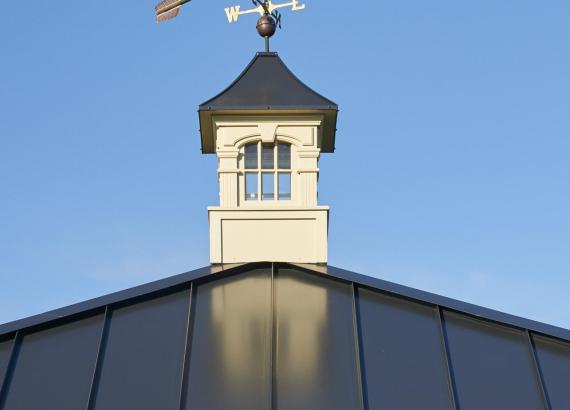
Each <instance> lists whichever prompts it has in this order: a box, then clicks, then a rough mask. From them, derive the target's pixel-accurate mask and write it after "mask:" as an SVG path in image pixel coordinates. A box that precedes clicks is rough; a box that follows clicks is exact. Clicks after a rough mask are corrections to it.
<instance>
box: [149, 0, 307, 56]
mask: <svg viewBox="0 0 570 410" xmlns="http://www.w3.org/2000/svg"><path fill="white" fill-rule="evenodd" d="M188 2H190V0H163V1H161V2H160V3H158V4H157V5H156V7H155V11H156V21H157V22H159V23H160V22H161V21H165V20H170V19H172V18H174V17H176V16H177V15H178V13H179V12H180V7H181V6H182V5H184V4H186V3H188ZM252 3H253V5H254V6H255V7H254V8H252V9H249V10H241V7H240V6H233V7H226V8H225V9H224V11H225V12H226V17H227V18H228V21H229V22H230V23H236V22H237V21H238V18H239V16H241V15H244V14H254V13H259V14H260V15H261V17H260V18H259V20H257V25H256V28H257V32H258V33H259V35H260V36H261V37H263V38H264V39H265V51H269V38H270V37H271V36H273V34H275V30H276V29H277V27H279V28H281V13H279V11H278V10H277V9H281V8H285V7H291V10H292V11H299V10H303V9H304V8H305V5H304V4H299V2H298V1H297V0H292V1H290V2H289V3H281V4H274V3H272V2H271V1H270V0H252Z"/></svg>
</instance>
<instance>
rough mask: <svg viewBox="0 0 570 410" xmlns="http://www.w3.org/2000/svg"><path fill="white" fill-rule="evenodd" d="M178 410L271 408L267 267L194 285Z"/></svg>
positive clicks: (269, 314) (269, 310)
mask: <svg viewBox="0 0 570 410" xmlns="http://www.w3.org/2000/svg"><path fill="white" fill-rule="evenodd" d="M193 310H194V315H193V318H194V320H193V325H192V332H191V341H192V343H191V347H190V351H191V352H192V355H191V358H190V361H189V372H188V377H187V378H186V383H185V385H186V394H185V395H184V396H185V403H184V405H183V406H182V409H188V410H225V409H233V408H240V409H264V408H269V406H268V403H270V392H271V269H269V268H265V269H256V270H253V271H251V272H247V273H244V274H243V275H238V276H232V277H228V278H224V279H220V280H216V281H212V282H208V283H205V284H202V285H199V286H197V288H196V292H195V294H194V304H193Z"/></svg>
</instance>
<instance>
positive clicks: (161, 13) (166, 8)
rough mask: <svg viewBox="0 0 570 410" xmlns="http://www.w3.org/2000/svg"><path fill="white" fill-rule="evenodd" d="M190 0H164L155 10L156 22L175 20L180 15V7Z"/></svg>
mask: <svg viewBox="0 0 570 410" xmlns="http://www.w3.org/2000/svg"><path fill="white" fill-rule="evenodd" d="M189 1H190V0H163V1H161V2H160V3H158V4H157V5H156V7H155V8H154V10H155V12H156V21H157V22H158V23H160V22H161V21H166V20H170V19H173V18H174V17H176V16H177V15H178V13H180V6H181V5H183V4H184V3H188V2H189Z"/></svg>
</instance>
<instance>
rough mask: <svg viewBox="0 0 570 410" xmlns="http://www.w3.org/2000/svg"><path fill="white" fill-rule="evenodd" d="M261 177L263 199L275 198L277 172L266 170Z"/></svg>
mask: <svg viewBox="0 0 570 410" xmlns="http://www.w3.org/2000/svg"><path fill="white" fill-rule="evenodd" d="M261 178H262V179H261V188H262V190H263V193H262V196H261V199H263V200H264V201H266V200H272V199H275V196H274V192H275V189H274V188H275V181H274V178H275V174H273V173H267V172H266V173H264V174H261Z"/></svg>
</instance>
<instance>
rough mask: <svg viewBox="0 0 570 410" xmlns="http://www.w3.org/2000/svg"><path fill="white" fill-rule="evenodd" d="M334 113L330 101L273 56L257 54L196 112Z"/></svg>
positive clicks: (276, 56)
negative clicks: (267, 111) (321, 110)
mask: <svg viewBox="0 0 570 410" xmlns="http://www.w3.org/2000/svg"><path fill="white" fill-rule="evenodd" d="M269 108H270V109H307V108H309V109H323V110H328V109H337V108H338V107H337V105H336V104H335V103H334V102H332V101H331V100H329V99H327V98H325V97H323V96H322V95H320V94H318V93H316V92H315V91H313V90H312V89H310V88H309V87H308V86H306V85H305V84H303V82H301V81H300V80H299V79H298V78H297V77H295V75H294V74H293V73H292V72H291V71H290V70H289V69H288V68H287V66H286V65H285V63H283V61H282V60H281V59H280V58H279V56H278V55H277V53H257V54H256V56H255V57H254V58H253V60H252V61H251V62H250V63H249V65H248V66H247V67H246V68H245V70H244V71H243V72H242V73H241V74H240V75H239V77H238V78H237V79H236V80H235V81H234V82H233V83H232V84H231V85H230V86H229V87H228V88H226V89H225V90H224V91H222V92H221V93H220V94H218V95H216V96H215V97H213V98H211V99H209V100H208V101H205V102H203V103H202V104H200V107H199V110H222V109H239V110H244V109H246V110H251V109H269Z"/></svg>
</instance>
